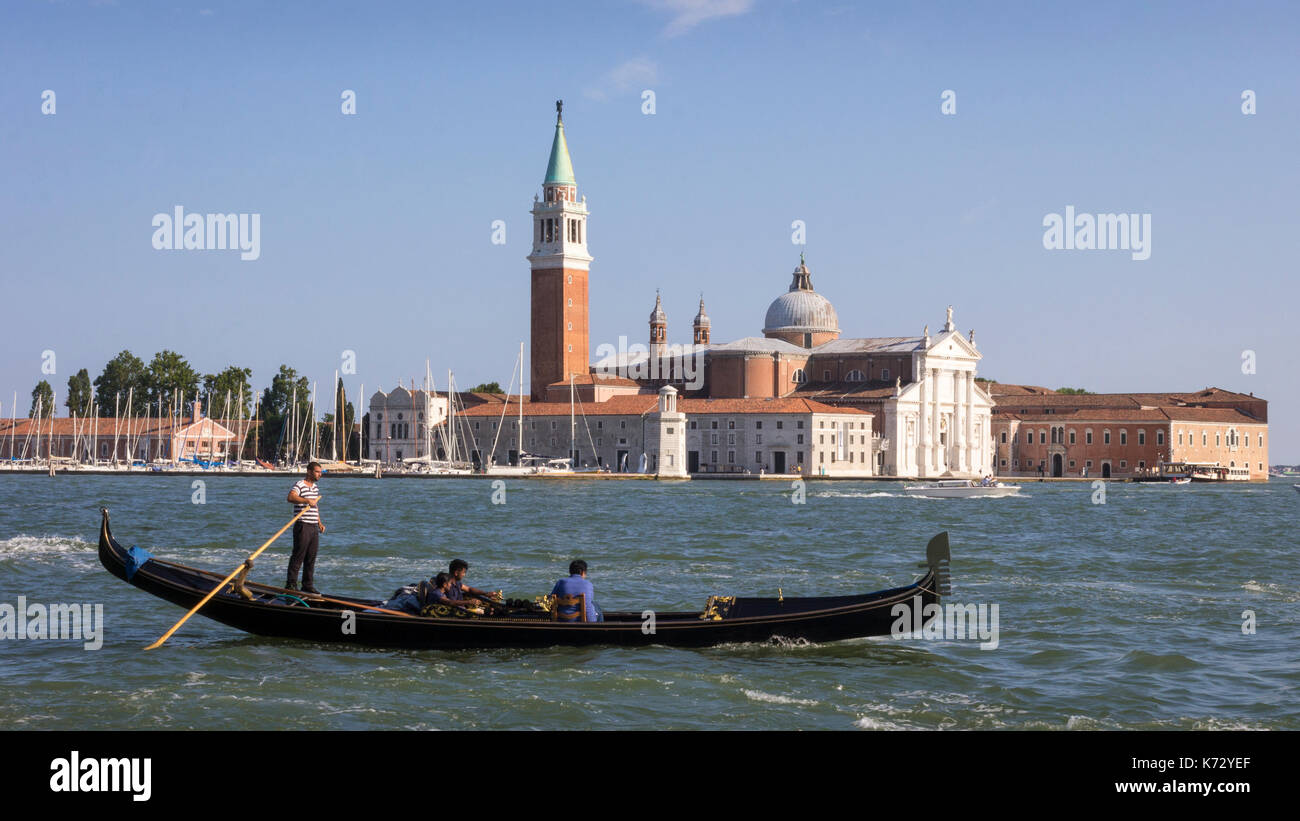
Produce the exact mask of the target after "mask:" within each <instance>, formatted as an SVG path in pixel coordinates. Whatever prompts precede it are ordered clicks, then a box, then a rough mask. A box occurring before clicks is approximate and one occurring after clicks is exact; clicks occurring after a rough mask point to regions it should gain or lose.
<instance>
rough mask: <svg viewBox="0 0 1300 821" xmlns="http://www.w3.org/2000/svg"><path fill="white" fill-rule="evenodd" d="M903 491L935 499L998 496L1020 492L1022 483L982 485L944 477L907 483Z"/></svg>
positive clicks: (911, 494)
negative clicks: (912, 483) (921, 482)
mask: <svg viewBox="0 0 1300 821" xmlns="http://www.w3.org/2000/svg"><path fill="white" fill-rule="evenodd" d="M903 492H904V493H906V494H907V495H908V496H929V497H932V498H935V499H974V498H981V497H993V498H998V497H1002V496H1015V495H1017V494H1019V493H1020V485H1004V484H1002V483H1001V482H994V483H993V484H991V485H981V484H980V483H979V482H976V481H973V480H970V479H943V480H940V481H938V482H926V483H925V484H923V485H906V486H904V487H903Z"/></svg>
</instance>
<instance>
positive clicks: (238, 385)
mask: <svg viewBox="0 0 1300 821" xmlns="http://www.w3.org/2000/svg"><path fill="white" fill-rule="evenodd" d="M252 378H253V371H252V369H251V368H239V367H236V366H234V365H231V366H230V367H228V368H226V369H225V370H224V371H222V372H221V373H210V374H208V375H207V376H205V377H203V392H204V393H205V394H207V395H208V396H210V397H212V406H213V408H215V413H214V414H213V415H214V416H216V415H221V416H226V417H228V418H230V419H237V418H239V416H240V408H239V397H240V396H243V398H244V408H243V412H242V413H243V415H244V416H245V417H247V416H248V414H249V412H250V411H251V410H252V407H253V387H252V385H251V384H250V383H249V380H250V379H252ZM226 391H229V392H230V408H229V410H227V409H226Z"/></svg>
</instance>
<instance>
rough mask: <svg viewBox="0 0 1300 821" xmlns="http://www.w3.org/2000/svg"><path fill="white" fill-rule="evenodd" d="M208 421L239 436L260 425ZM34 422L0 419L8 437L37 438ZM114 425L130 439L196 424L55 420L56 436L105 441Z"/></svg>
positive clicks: (44, 431)
mask: <svg viewBox="0 0 1300 821" xmlns="http://www.w3.org/2000/svg"><path fill="white" fill-rule="evenodd" d="M208 421H212V422H215V423H217V424H218V425H220V426H221V427H223V428H226V429H227V430H229V431H231V432H236V433H237V432H238V431H239V430H240V429H241V427H242V428H247V427H248V426H249V425H250V424H259V423H257V422H255V421H254V422H250V420H248V419H243V420H237V419H208V418H206V417H205V418H203V419H200V420H199V422H208ZM35 422H36V420H35V419H25V418H24V419H0V436H5V437H7V436H9V435H10V434H11V433H12V435H13V436H26V435H28V433H29V432H30V434H31V435H32V436H35V435H36V433H37V431H36V430H35V428H34V423H35ZM115 424H116V430H117V434H118V435H119V436H126V435H127V434H128V433H129V434H130V435H131V436H139V435H141V434H145V433H156V432H161V433H163V434H167V433H172V432H175V433H178V434H179V433H180V432H182V431H184V430H185V429H186V428H189V427H192V426H194V425H196V424H197V423H195V422H193V421H190V420H186V421H184V422H180V423H176V422H173V421H172V420H170V419H161V420H160V419H156V418H155V419H144V418H140V419H120V420H116V421H115V420H114V419H113V418H112V417H109V418H107V419H104V418H100V420H99V427H98V430H97V429H96V427H95V420H94V419H73V418H72V417H55V418H54V435H55V436H73V435H79V436H87V435H91V434H96V435H98V436H99V438H100V439H103V438H104V436H105V435H107V436H110V437H111V436H112V435H113V431H114V425H115ZM40 435H41V436H48V435H50V420H49V419H42V420H41V424H40ZM217 435H218V436H221V435H223V434H221V433H220V432H218V434H217Z"/></svg>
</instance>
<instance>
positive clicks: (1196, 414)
mask: <svg viewBox="0 0 1300 821" xmlns="http://www.w3.org/2000/svg"><path fill="white" fill-rule="evenodd" d="M998 417H999V418H1001V419H1019V420H1020V421H1022V422H1025V423H1027V424H1035V425H1038V424H1055V423H1069V422H1117V423H1124V422H1171V421H1172V422H1226V423H1235V424H1239V425H1266V424H1268V423H1267V422H1261V421H1260V420H1258V419H1256V418H1254V417H1253V416H1250V415H1249V414H1245V413H1242V412H1241V411H1239V410H1236V409H1235V408H1188V407H1180V406H1174V405H1168V406H1164V407H1159V408H1139V407H1129V408H1081V409H1079V410H1070V411H1066V412H1062V413H1001V414H998Z"/></svg>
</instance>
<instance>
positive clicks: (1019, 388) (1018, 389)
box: [976, 380, 1056, 396]
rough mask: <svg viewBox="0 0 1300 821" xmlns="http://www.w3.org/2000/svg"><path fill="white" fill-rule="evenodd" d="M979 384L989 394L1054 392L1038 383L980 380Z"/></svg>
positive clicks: (1042, 393) (1026, 394)
mask: <svg viewBox="0 0 1300 821" xmlns="http://www.w3.org/2000/svg"><path fill="white" fill-rule="evenodd" d="M976 381H979V380H976ZM980 384H981V385H983V386H984V390H986V391H987V392H988V394H989V395H990V396H1028V395H1034V396H1042V395H1044V394H1055V393H1056V391H1054V390H1052V389H1051V388H1044V387H1041V386H1039V385H1008V384H1006V383H1003V382H980Z"/></svg>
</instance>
